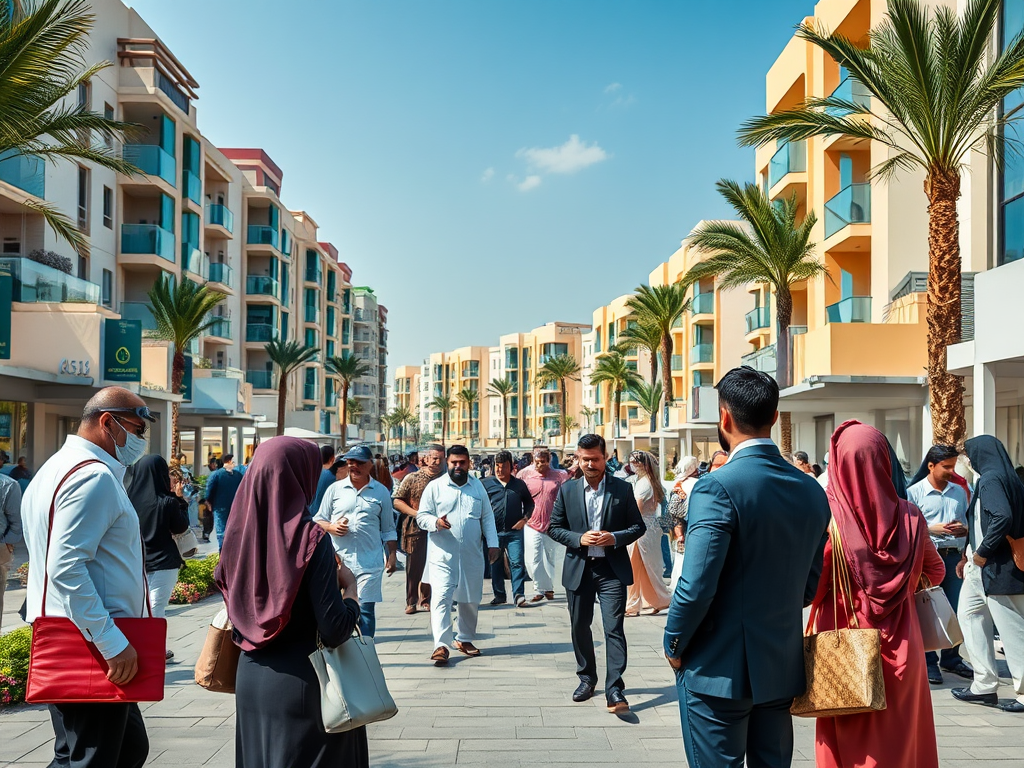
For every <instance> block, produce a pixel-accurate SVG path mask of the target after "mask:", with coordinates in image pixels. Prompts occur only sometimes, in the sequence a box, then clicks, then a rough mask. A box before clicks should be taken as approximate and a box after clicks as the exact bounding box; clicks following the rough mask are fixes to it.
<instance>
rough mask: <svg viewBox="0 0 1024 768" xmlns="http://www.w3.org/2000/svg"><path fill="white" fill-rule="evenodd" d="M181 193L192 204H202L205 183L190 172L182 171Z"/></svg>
mask: <svg viewBox="0 0 1024 768" xmlns="http://www.w3.org/2000/svg"><path fill="white" fill-rule="evenodd" d="M181 191H182V194H184V195H185V197H187V198H188V199H189V200H191V201H192V202H194V203H200V204H202V202H203V182H202V181H201V180H200V179H199V177H198V176H196V175H195V174H194V173H192V171H190V170H187V169H186V170H184V171H182V174H181Z"/></svg>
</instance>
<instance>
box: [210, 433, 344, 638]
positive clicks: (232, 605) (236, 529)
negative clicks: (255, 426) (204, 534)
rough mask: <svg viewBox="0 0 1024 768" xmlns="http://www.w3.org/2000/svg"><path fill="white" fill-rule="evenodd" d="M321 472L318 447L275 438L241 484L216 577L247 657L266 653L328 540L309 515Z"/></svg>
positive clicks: (263, 447) (256, 457)
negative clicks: (315, 556)
mask: <svg viewBox="0 0 1024 768" xmlns="http://www.w3.org/2000/svg"><path fill="white" fill-rule="evenodd" d="M320 470H321V464H320V451H319V449H318V448H317V447H316V446H315V445H314V444H313V443H310V442H307V441H306V440H299V439H298V438H294V437H274V438H271V439H270V440H268V441H267V442H265V443H262V444H261V445H260V449H259V451H257V452H256V454H255V455H254V456H253V459H252V463H251V464H250V465H249V468H248V469H247V470H246V472H245V476H244V477H243V478H242V484H241V485H240V486H239V488H238V494H237V495H236V496H235V501H234V503H233V504H232V505H231V515H230V516H229V517H228V524H227V530H226V531H225V535H224V546H223V547H222V548H221V552H220V563H219V565H218V566H217V571H216V573H215V577H216V581H217V586H218V587H219V588H220V591H221V592H222V593H223V594H224V602H225V604H226V605H227V610H228V618H229V619H231V623H232V624H233V625H234V627H235V629H236V630H237V631H238V634H239V635H240V636H241V638H242V641H241V642H240V643H239V646H241V648H242V650H244V651H252V650H255V649H257V648H262V647H263V646H264V645H266V644H267V643H269V642H270V641H271V640H273V639H274V638H275V637H277V635H278V634H280V632H281V630H282V629H284V628H285V626H286V625H287V624H288V620H289V619H290V618H291V614H292V604H293V603H294V602H295V597H296V595H297V594H298V592H299V586H300V585H301V583H302V577H303V575H304V574H305V572H306V566H307V565H308V564H309V561H310V559H311V558H312V557H313V552H314V550H315V549H316V546H317V544H318V543H319V541H320V539H321V538H322V537H323V535H324V531H323V529H322V528H320V526H318V525H316V523H314V522H313V518H312V517H310V515H309V512H308V510H307V507H308V506H309V503H310V502H311V501H312V500H313V497H314V496H315V495H316V484H317V480H318V479H319V477H320Z"/></svg>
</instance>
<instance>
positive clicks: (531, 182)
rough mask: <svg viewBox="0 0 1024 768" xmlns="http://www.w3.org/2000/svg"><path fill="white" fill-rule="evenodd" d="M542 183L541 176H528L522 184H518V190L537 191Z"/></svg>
mask: <svg viewBox="0 0 1024 768" xmlns="http://www.w3.org/2000/svg"><path fill="white" fill-rule="evenodd" d="M540 183H541V178H540V176H527V177H526V178H525V179H523V180H522V181H521V182H519V183H518V184H516V188H517V189H518V190H519V191H520V192H529V191H530V190H531V189H536V188H537V187H539V186H540Z"/></svg>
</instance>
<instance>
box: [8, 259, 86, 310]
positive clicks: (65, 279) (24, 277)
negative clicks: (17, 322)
mask: <svg viewBox="0 0 1024 768" xmlns="http://www.w3.org/2000/svg"><path fill="white" fill-rule="evenodd" d="M5 272H6V273H9V274H10V275H11V277H12V279H13V282H14V290H13V293H12V295H11V300H12V301H20V302H24V303H26V304H63V303H71V304H99V303H100V287H99V286H98V285H96V284H94V283H90V282H89V281H88V280H82V279H81V278H78V277H73V276H72V275H69V274H67V273H65V272H61V271H60V270H59V269H54V268H53V267H48V266H47V265H45V264H39V263H38V262H35V261H32V260H31V259H23V258H20V257H13V256H12V257H3V258H0V273H5Z"/></svg>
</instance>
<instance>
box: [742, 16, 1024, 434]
mask: <svg viewBox="0 0 1024 768" xmlns="http://www.w3.org/2000/svg"><path fill="white" fill-rule="evenodd" d="M1001 6H1002V3H1001V2H1000V0H969V2H968V3H967V5H966V8H965V10H964V12H963V14H962V15H961V16H960V17H959V18H958V17H957V15H956V12H955V11H954V10H952V9H950V8H948V7H945V6H941V7H938V8H934V9H928V8H925V7H924V5H923V3H921V2H920V0H889V7H888V13H887V14H886V16H885V18H884V19H883V20H882V21H881V22H880V23H879V24H878V26H876V27H875V28H874V29H873V30H872V31H871V34H870V36H869V39H868V43H869V44H868V47H867V48H862V47H859V46H858V44H857V42H856V41H851V40H848V39H847V38H845V37H843V36H842V35H839V34H828V33H827V32H825V31H823V30H818V29H815V27H814V26H813V25H812V24H810V23H804V24H803V25H802V26H801V27H800V28H799V29H798V31H797V35H798V36H799V37H801V38H803V39H804V40H807V41H809V42H810V43H812V44H813V45H815V46H817V47H818V48H820V49H821V50H822V51H824V52H825V53H826V54H827V55H828V56H830V57H831V58H832V60H833V61H835V62H836V64H838V65H839V66H840V67H844V68H845V69H846V70H847V71H848V72H849V73H850V76H851V77H852V78H853V79H854V80H855V82H856V83H857V84H858V85H859V86H861V87H863V88H864V89H865V90H866V91H867V92H868V93H870V95H871V98H870V99H859V100H857V101H851V100H845V99H841V98H838V97H835V96H830V97H827V98H823V99H820V98H816V99H809V100H807V101H806V102H804V103H803V104H802V105H799V106H797V107H795V108H794V109H791V110H786V111H783V112H779V113H776V114H774V115H767V116H763V117H756V118H753V119H751V120H749V121H747V122H746V123H745V124H744V125H743V127H742V128H741V129H740V134H739V135H740V143H741V144H742V145H747V146H751V145H761V144H766V143H768V142H770V141H780V142H785V141H799V140H801V139H807V138H810V137H812V136H836V135H847V136H852V137H854V138H859V139H867V140H869V141H876V142H879V143H880V144H882V145H884V146H885V147H887V148H888V153H887V156H888V159H887V160H885V161H884V162H883V163H881V164H880V165H879V166H878V167H876V168H875V169H873V171H872V173H873V174H874V175H875V176H877V177H879V178H881V179H888V178H890V177H892V176H893V175H895V174H896V173H897V172H899V171H906V170H915V169H921V170H923V171H924V173H925V181H924V194H925V196H926V197H927V199H928V390H929V399H930V404H931V411H932V431H933V434H934V439H935V442H937V443H946V444H953V445H956V444H959V443H960V442H962V441H963V439H964V437H965V436H966V432H967V424H966V421H965V418H964V405H963V385H962V382H961V380H960V378H959V377H957V376H953V375H951V374H949V373H948V372H947V371H946V347H947V346H949V345H950V344H956V343H958V342H959V341H960V320H961V312H960V279H961V278H960V274H961V261H960V223H959V218H958V215H957V200H958V199H959V197H960V179H961V175H962V174H963V172H964V170H965V168H966V163H967V160H968V159H969V155H970V153H971V152H972V151H989V152H992V153H994V155H995V157H996V160H997V161H999V160H1001V157H1002V150H1003V147H1004V146H1005V144H1006V142H1007V141H1011V142H1013V143H1014V144H1015V145H1019V140H1018V139H1016V138H1015V137H1007V136H1004V130H1003V129H1004V128H1005V127H1006V125H1007V124H1008V123H1009V122H1010V121H1012V120H1014V119H1015V118H1014V117H1012V116H1011V117H1009V118H1005V117H1003V116H1002V114H1001V112H1000V109H999V107H1000V104H1001V103H1002V101H1003V99H1005V98H1006V97H1008V96H1010V95H1011V94H1013V93H1014V92H1015V91H1017V90H1019V89H1020V88H1021V87H1024V36H1021V35H1018V36H1017V37H1016V38H1015V39H1014V40H1013V41H1011V42H1010V43H1009V44H1008V45H1007V46H1006V48H1005V50H1004V51H1003V52H1002V53H1001V54H998V55H996V54H995V52H994V51H993V50H992V49H991V48H992V47H991V44H990V43H991V40H992V38H993V33H994V32H995V30H996V28H997V23H998V21H999V10H1000V7H1001Z"/></svg>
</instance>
